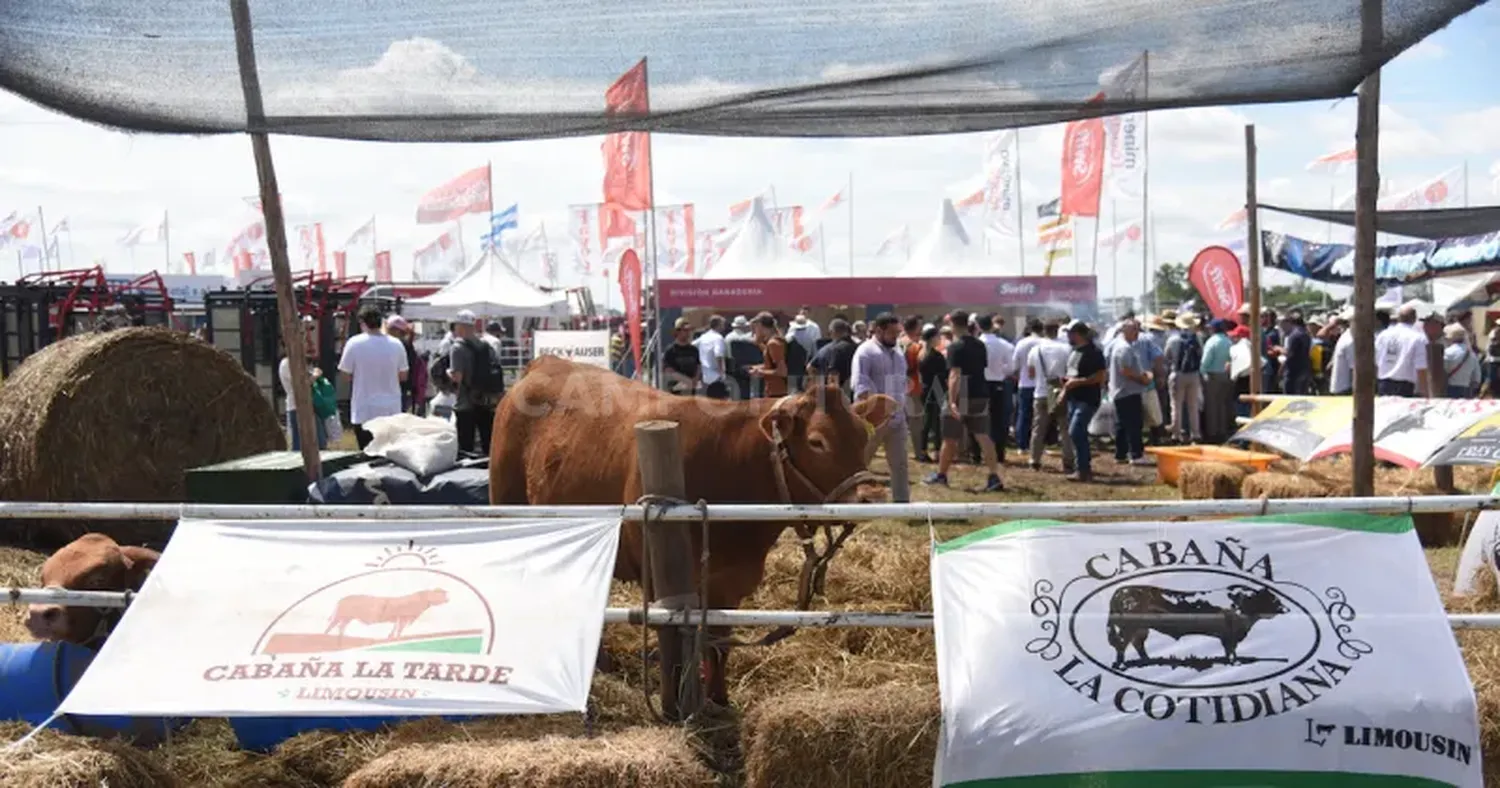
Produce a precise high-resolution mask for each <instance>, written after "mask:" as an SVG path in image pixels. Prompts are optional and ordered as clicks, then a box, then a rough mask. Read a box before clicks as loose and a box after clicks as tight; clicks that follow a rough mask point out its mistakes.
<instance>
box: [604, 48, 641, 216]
mask: <svg viewBox="0 0 1500 788" xmlns="http://www.w3.org/2000/svg"><path fill="white" fill-rule="evenodd" d="M648 111H650V100H649V98H648V93H647V88H646V61H645V60H642V61H641V62H639V63H637V64H635V67H634V68H632V69H630V70H629V71H627V72H625V73H624V75H622V76H621V77H620V78H619V79H618V80H615V84H613V85H610V86H609V90H607V91H605V92H604V114H605V115H645V114H646V113H647V112H648ZM603 150H604V203H605V205H608V206H611V207H614V208H618V209H623V210H626V211H644V210H648V209H649V208H650V207H651V136H650V135H649V134H648V133H646V132H644V131H622V132H617V133H615V134H610V135H609V136H607V137H605V138H604V145H603ZM606 237H608V236H606Z"/></svg>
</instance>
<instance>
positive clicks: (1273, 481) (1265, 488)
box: [1240, 472, 1328, 498]
mask: <svg viewBox="0 0 1500 788" xmlns="http://www.w3.org/2000/svg"><path fill="white" fill-rule="evenodd" d="M1327 494H1328V489H1327V488H1325V487H1324V486H1323V485H1321V484H1319V483H1318V482H1316V481H1314V480H1313V479H1309V478H1307V477H1306V476H1293V475H1291V474H1286V473H1269V472H1262V473H1252V474H1250V475H1249V476H1246V477H1245V482H1244V484H1243V485H1242V486H1241V487H1240V496H1241V497H1243V498H1322V497H1324V496H1326V495H1327Z"/></svg>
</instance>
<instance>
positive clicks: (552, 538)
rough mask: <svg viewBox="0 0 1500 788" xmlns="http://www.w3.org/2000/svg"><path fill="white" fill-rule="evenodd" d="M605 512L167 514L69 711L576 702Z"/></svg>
mask: <svg viewBox="0 0 1500 788" xmlns="http://www.w3.org/2000/svg"><path fill="white" fill-rule="evenodd" d="M619 530H620V521H619V520H618V519H607V520H472V521H470V520H440V521H436V522H415V521H369V520H350V521H339V520H318V521H291V520H280V521H277V520H267V521H234V522H220V521H212V520H209V521H183V522H181V523H180V524H178V526H177V530H176V532H175V533H173V535H172V541H171V543H170V544H168V546H167V549H166V551H165V552H164V553H163V554H162V558H161V562H160V563H158V564H157V566H156V568H155V569H154V570H152V573H151V578H150V580H148V581H147V583H146V585H145V588H143V589H142V591H141V593H140V595H138V596H137V597H136V598H135V600H134V601H133V602H132V603H131V605H130V609H129V610H128V611H127V612H126V614H125V616H124V618H123V620H122V621H121V622H120V625H119V628H118V629H116V630H115V632H114V633H113V634H111V635H110V637H109V640H108V642H106V643H105V645H104V647H103V648H102V649H101V650H100V652H99V656H98V657H96V658H95V659H94V661H93V664H91V665H90V666H89V669H88V672H86V673H85V674H84V675H83V678H82V679H81V680H80V681H79V682H78V685H77V686H76V687H74V689H73V691H72V692H71V693H69V695H68V697H67V699H66V700H64V701H63V703H62V705H61V707H60V708H59V710H60V711H62V712H64V713H69V714H97V715H115V714H143V715H166V716H213V717H237V716H265V715H276V716H294V717H295V716H325V715H327V716H374V715H385V714H423V715H445V714H550V713H555V712H567V711H583V709H584V704H585V703H586V701H587V699H588V691H589V683H590V680H591V679H592V675H593V672H594V660H595V657H596V655H597V650H598V646H599V636H600V630H601V628H602V627H603V623H604V606H605V603H606V601H607V598H608V594H609V582H610V576H611V574H612V573H613V571H614V562H615V545H616V542H617V541H618V537H619Z"/></svg>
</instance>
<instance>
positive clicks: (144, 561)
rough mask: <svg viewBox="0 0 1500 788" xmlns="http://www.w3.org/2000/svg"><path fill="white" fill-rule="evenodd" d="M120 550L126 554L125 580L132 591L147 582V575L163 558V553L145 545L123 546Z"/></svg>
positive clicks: (139, 588)
mask: <svg viewBox="0 0 1500 788" xmlns="http://www.w3.org/2000/svg"><path fill="white" fill-rule="evenodd" d="M120 552H121V553H122V554H123V555H124V556H125V582H126V583H127V584H128V585H129V586H130V589H131V590H132V591H139V590H141V586H143V585H145V584H146V577H147V576H148V575H150V574H151V570H152V569H155V568H156V562H157V561H159V560H161V553H158V552H156V551H155V550H150V549H147V548H145V547H121V548H120Z"/></svg>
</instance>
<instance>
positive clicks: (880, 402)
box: [854, 394, 901, 430]
mask: <svg viewBox="0 0 1500 788" xmlns="http://www.w3.org/2000/svg"><path fill="white" fill-rule="evenodd" d="M899 407H901V406H900V405H898V404H896V400H894V399H892V398H891V397H888V396H886V395H884V394H875V395H873V396H870V397H865V398H864V399H862V400H860V401H859V402H856V403H854V415H856V416H858V417H860V418H862V419H864V420H865V422H866V423H868V424H869V425H870V426H871V427H872V428H874V429H877V430H878V429H880V428H881V427H884V426H885V423H886V422H888V421H890V420H891V417H892V416H895V415H896V408H899Z"/></svg>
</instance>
